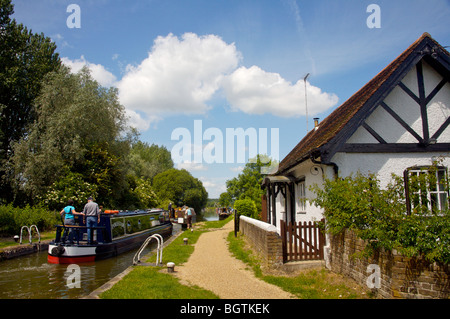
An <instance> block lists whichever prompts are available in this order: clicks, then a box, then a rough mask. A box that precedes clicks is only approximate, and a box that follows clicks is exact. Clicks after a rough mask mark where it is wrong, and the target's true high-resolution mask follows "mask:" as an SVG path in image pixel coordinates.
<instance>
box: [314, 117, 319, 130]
mask: <svg viewBox="0 0 450 319" xmlns="http://www.w3.org/2000/svg"><path fill="white" fill-rule="evenodd" d="M318 128H319V118H318V117H315V118H314V129H316V130H317V129H318Z"/></svg>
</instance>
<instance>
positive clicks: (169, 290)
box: [100, 218, 231, 299]
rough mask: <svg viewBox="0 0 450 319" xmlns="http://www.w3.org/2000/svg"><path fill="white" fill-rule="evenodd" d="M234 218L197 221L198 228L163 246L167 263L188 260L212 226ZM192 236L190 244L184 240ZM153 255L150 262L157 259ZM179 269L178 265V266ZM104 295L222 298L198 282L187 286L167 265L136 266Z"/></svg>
mask: <svg viewBox="0 0 450 319" xmlns="http://www.w3.org/2000/svg"><path fill="white" fill-rule="evenodd" d="M230 219H231V218H228V219H226V220H220V221H207V222H204V223H199V224H196V225H195V226H196V227H197V228H196V230H195V231H193V232H191V231H190V230H186V231H184V232H183V233H182V234H181V235H179V236H178V237H177V238H175V239H174V240H173V241H172V242H171V243H170V244H169V245H168V246H167V247H165V248H164V250H163V261H164V263H167V262H169V261H170V262H173V263H175V265H176V266H175V267H177V266H179V265H181V264H183V263H185V262H186V261H187V260H188V259H189V256H190V255H191V254H192V253H193V252H194V244H195V243H196V242H197V240H198V238H199V237H200V236H201V234H203V233H204V232H207V231H208V229H214V228H220V227H222V226H223V225H225V224H226V223H227V222H229V221H230ZM184 238H187V239H188V245H185V244H184ZM155 261H156V255H152V256H151V257H150V258H149V259H148V260H147V262H155ZM175 269H176V268H175ZM100 298H102V299H218V298H219V297H218V296H217V295H215V294H214V293H212V292H210V291H208V290H205V289H202V288H200V287H197V286H185V285H183V284H181V283H180V281H179V279H178V278H176V277H175V276H172V275H171V274H168V273H167V272H166V270H165V267H147V266H136V267H135V269H133V270H132V271H131V272H130V273H129V274H127V275H126V276H125V277H124V278H122V280H120V281H119V282H118V283H116V284H115V285H114V286H113V287H112V288H111V289H109V290H107V291H105V292H103V293H102V294H101V295H100Z"/></svg>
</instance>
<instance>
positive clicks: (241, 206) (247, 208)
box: [234, 198, 257, 218]
mask: <svg viewBox="0 0 450 319" xmlns="http://www.w3.org/2000/svg"><path fill="white" fill-rule="evenodd" d="M234 209H236V210H237V212H238V213H239V214H241V215H244V216H248V217H251V218H257V210H256V205H255V203H254V202H253V201H252V200H251V199H248V198H247V199H238V200H236V201H235V202H234Z"/></svg>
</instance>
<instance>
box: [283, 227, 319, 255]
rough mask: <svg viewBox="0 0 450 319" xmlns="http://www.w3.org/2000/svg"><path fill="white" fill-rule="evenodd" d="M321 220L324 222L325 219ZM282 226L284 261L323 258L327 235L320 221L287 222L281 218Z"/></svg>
mask: <svg viewBox="0 0 450 319" xmlns="http://www.w3.org/2000/svg"><path fill="white" fill-rule="evenodd" d="M321 222H324V219H322V220H321ZM280 227H281V239H282V244H283V262H288V261H302V260H322V259H323V246H324V245H325V236H324V234H323V231H322V230H321V229H320V228H319V223H318V222H298V223H292V222H289V224H286V222H285V221H283V220H281V224H280Z"/></svg>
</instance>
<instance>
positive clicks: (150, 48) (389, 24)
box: [12, 0, 450, 198]
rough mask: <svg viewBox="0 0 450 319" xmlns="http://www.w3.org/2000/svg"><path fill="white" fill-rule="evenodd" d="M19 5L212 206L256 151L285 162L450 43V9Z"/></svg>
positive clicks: (358, 2)
mask: <svg viewBox="0 0 450 319" xmlns="http://www.w3.org/2000/svg"><path fill="white" fill-rule="evenodd" d="M12 2H13V4H14V6H15V7H14V11H15V13H14V15H13V18H15V19H16V20H17V21H18V22H19V23H23V24H24V25H25V26H27V27H28V28H29V29H31V30H32V31H33V32H34V33H41V32H42V33H44V35H45V36H48V37H50V38H51V39H52V40H53V41H54V42H55V43H56V45H57V52H58V53H59V55H60V57H61V58H62V61H63V63H64V64H66V65H67V66H69V67H71V69H72V72H77V71H78V70H80V69H81V68H82V67H83V66H88V67H89V69H90V70H91V74H92V76H93V78H94V79H96V80H97V81H98V82H99V83H100V84H101V85H102V86H105V87H115V88H117V89H118V92H119V93H118V96H119V101H120V103H121V104H122V105H123V106H124V108H125V110H126V114H127V116H128V118H129V125H130V127H131V126H132V127H136V128H137V129H138V130H139V132H140V139H141V140H142V141H143V142H147V143H148V144H157V145H160V146H165V147H166V148H167V149H168V150H169V151H170V152H171V153H172V159H173V160H174V162H175V167H176V168H184V169H187V170H188V171H189V172H190V173H191V174H192V175H193V176H194V177H196V178H198V179H200V180H201V181H202V182H203V185H204V186H205V188H206V190H207V191H208V194H209V197H210V198H218V197H219V195H220V193H222V192H224V191H226V181H227V180H230V179H232V178H234V177H236V176H238V174H239V173H240V172H241V170H242V168H243V167H244V166H245V163H246V162H247V161H248V159H249V158H252V157H253V156H254V155H255V154H257V153H261V154H263V153H264V154H267V155H269V156H270V157H271V158H274V159H278V160H282V159H283V158H284V157H285V156H286V155H287V154H288V153H289V152H290V151H291V150H292V149H293V148H294V147H295V145H296V144H297V143H298V142H299V141H300V140H301V139H302V138H303V137H304V136H305V134H306V133H307V132H308V130H311V129H313V126H314V123H313V118H319V121H320V120H323V119H324V118H325V117H326V116H328V115H329V114H330V113H331V112H332V111H334V110H335V109H336V108H337V107H339V105H341V104H342V103H344V102H345V101H346V100H347V99H348V98H349V97H350V96H351V95H352V94H354V93H356V92H357V91H358V90H359V89H360V88H361V87H362V86H364V85H365V84H366V83H367V82H368V81H369V80H370V79H372V78H373V77H374V76H375V75H376V74H378V73H379V72H380V71H381V70H382V69H383V68H384V67H386V66H387V65H388V64H389V63H390V62H391V61H392V60H394V59H395V58H396V57H397V56H398V55H400V54H401V53H402V52H403V51H404V50H406V49H407V48H408V46H409V45H411V44H412V43H413V42H414V41H415V40H417V39H418V38H419V37H420V36H421V35H422V34H423V33H424V32H428V33H429V34H430V35H431V36H432V37H433V38H434V39H435V40H437V41H438V42H439V43H440V44H441V45H442V46H450V23H449V21H450V0H379V1H377V0H370V1H365V0H315V1H312V0H308V1H306V0H226V1H225V0H70V1H65V0H58V1H55V0H13V1H12ZM245 136H247V139H246V140H245V141H243V140H242V139H241V138H242V137H245Z"/></svg>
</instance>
